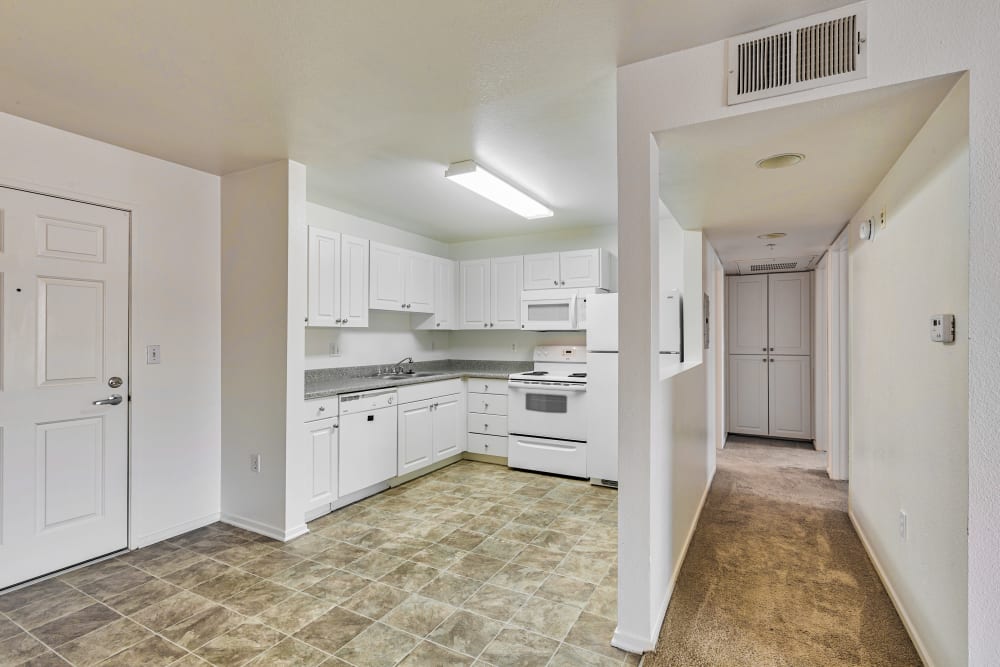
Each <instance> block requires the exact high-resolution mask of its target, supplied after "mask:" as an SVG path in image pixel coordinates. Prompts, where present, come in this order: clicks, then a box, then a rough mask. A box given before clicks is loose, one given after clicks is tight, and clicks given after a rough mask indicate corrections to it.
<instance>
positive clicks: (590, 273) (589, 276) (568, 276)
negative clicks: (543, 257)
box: [559, 248, 602, 287]
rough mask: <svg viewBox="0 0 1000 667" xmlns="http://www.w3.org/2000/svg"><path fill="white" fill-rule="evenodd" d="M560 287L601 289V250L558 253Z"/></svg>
mask: <svg viewBox="0 0 1000 667" xmlns="http://www.w3.org/2000/svg"><path fill="white" fill-rule="evenodd" d="M559 267H560V278H559V286H560V287H602V285H601V250H600V249H599V248H595V249H593V250H571V251H569V252H562V253H559Z"/></svg>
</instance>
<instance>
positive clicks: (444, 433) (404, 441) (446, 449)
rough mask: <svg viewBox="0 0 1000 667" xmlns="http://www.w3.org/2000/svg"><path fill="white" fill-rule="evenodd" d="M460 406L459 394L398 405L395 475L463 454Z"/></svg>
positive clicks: (460, 398)
mask: <svg viewBox="0 0 1000 667" xmlns="http://www.w3.org/2000/svg"><path fill="white" fill-rule="evenodd" d="M463 407H464V406H463V401H462V395H461V394H449V395H447V396H439V397H436V398H427V399H423V400H420V401H414V402H412V403H405V404H402V405H400V406H399V422H398V429H399V430H398V433H399V435H398V439H397V443H398V447H399V452H398V455H399V460H398V467H397V471H396V474H397V475H405V474H407V473H411V472H414V471H416V470H420V469H421V468H425V467H427V466H429V465H431V464H432V463H436V462H438V461H441V460H443V459H446V458H448V457H449V456H454V455H455V454H459V453H461V452H463V451H465V438H464V437H463V435H464V433H465V428H464V426H465V422H464V417H465V415H464V414H463Z"/></svg>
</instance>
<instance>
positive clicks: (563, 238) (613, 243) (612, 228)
mask: <svg viewBox="0 0 1000 667" xmlns="http://www.w3.org/2000/svg"><path fill="white" fill-rule="evenodd" d="M582 248H605V249H607V250H610V251H611V252H613V253H615V254H617V253H618V227H617V226H616V225H601V226H597V227H578V228H574V229H560V230H556V231H551V232H544V233H541V234H522V235H520V236H506V237H500V238H495V239H486V240H483V241H465V242H462V243H452V244H450V245H449V246H448V251H449V253H450V254H449V257H451V258H452V259H482V258H483V257H504V256H507V255H530V254H532V253H538V252H557V251H560V250H579V249H582Z"/></svg>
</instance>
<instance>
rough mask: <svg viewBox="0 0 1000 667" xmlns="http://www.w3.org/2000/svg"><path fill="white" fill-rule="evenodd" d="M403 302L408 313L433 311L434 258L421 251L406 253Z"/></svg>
mask: <svg viewBox="0 0 1000 667" xmlns="http://www.w3.org/2000/svg"><path fill="white" fill-rule="evenodd" d="M405 264H406V273H405V276H406V280H405V281H404V283H403V304H404V308H405V310H406V312H408V313H433V312H434V258H433V257H431V256H430V255H424V254H422V253H417V252H413V253H407V255H406V258H405Z"/></svg>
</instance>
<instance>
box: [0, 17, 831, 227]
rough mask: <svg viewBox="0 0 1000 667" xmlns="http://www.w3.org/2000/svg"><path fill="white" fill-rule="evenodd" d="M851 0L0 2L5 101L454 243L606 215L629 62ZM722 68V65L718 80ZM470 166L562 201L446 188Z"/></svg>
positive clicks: (2, 105) (10, 107)
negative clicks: (527, 210) (293, 166)
mask: <svg viewBox="0 0 1000 667" xmlns="http://www.w3.org/2000/svg"><path fill="white" fill-rule="evenodd" d="M839 4H842V0H802V1H800V2H796V3H789V2H787V1H786V0H727V1H724V2H704V1H702V2H692V1H690V0H670V1H668V0H624V1H621V2H615V1H613V0H545V1H541V0H491V1H490V2H469V1H467V0H466V1H463V0H420V1H419V2H417V1H414V2H389V1H387V0H347V1H341V2H329V1H327V0H311V1H310V0H295V1H292V0H286V1H284V2H276V1H271V2H253V3H251V2H247V1H246V0H213V1H212V2H204V1H203V0H174V1H171V2H139V3H137V2H132V1H131V0H100V1H99V2H86V3H82V2H59V1H56V0H35V1H33V2H4V3H0V42H2V43H3V44H4V45H5V46H4V56H3V58H2V59H0V90H3V94H2V95H0V110H2V111H6V112H9V113H12V114H15V115H18V116H22V117H25V118H30V119H32V120H37V121H39V122H42V123H46V124H48V125H53V126H55V127H60V128H63V129H66V130H69V131H72V132H76V133H79V134H83V135H86V136H90V137H93V138H96V139H99V140H102V141H107V142H110V143H113V144H118V145H121V146H124V147H127V148H130V149H133V150H137V151H140V152H143V153H147V154H150V155H154V156H157V157H161V158H164V159H167V160H171V161H174V162H179V163H181V164H186V165H190V166H192V167H196V168H198V169H202V170H205V171H209V172H212V173H216V174H222V173H226V172H230V171H235V170H239V169H244V168H247V167H251V166H254V165H257V164H260V163H263V162H266V161H270V160H275V159H281V158H291V159H294V160H298V161H300V162H303V163H304V164H306V165H307V166H308V167H309V198H310V199H311V200H312V201H315V202H317V203H321V204H326V205H329V206H332V207H335V208H339V209H342V210H345V211H348V212H351V213H354V214H357V215H362V216H365V217H369V218H373V219H376V220H379V221H382V222H386V223H389V224H394V225H396V226H399V227H402V228H406V229H410V230H413V231H417V232H419V233H423V234H426V235H428V236H431V237H434V238H437V239H439V240H444V241H456V240H464V239H472V238H487V237H491V236H499V235H513V234H522V233H527V232H531V231H541V230H550V229H555V228H565V227H572V226H579V225H595V224H610V223H614V222H615V221H616V216H617V187H616V176H617V174H616V149H615V80H614V74H615V67H616V65H617V64H619V63H627V62H633V61H636V60H641V59H644V58H647V57H650V56H654V55H659V54H663V53H668V52H671V51H675V50H678V49H681V48H686V47H689V46H693V45H696V44H701V43H707V42H711V41H715V40H718V39H722V38H725V37H728V36H730V35H732V34H736V33H740V32H745V31H748V30H752V29H756V28H760V27H763V26H765V25H768V24H771V23H775V22H780V21H784V20H788V19H791V18H796V17H798V16H802V15H805V14H809V13H813V12H816V11H820V10H824V9H829V8H831V7H833V6H837V5H839ZM720 76H721V74H720ZM470 158H471V159H475V160H477V161H479V162H480V163H481V164H483V165H484V166H487V167H489V168H491V169H493V170H494V171H495V172H497V173H498V174H499V175H501V176H504V177H506V178H508V179H510V180H512V181H514V182H515V183H518V184H521V185H522V186H523V187H524V188H525V189H527V190H529V191H531V192H533V193H534V194H535V195H537V196H538V197H539V198H540V199H541V200H543V201H544V202H545V203H546V204H548V205H549V206H551V207H552V208H554V209H555V210H556V215H555V216H554V217H552V218H549V219H547V220H544V221H530V222H529V221H525V220H522V219H521V218H518V217H517V216H515V215H513V214H510V213H508V212H506V211H504V210H503V209H499V208H497V207H496V206H495V205H493V204H491V203H489V202H486V201H483V200H480V199H479V198H478V197H476V196H475V195H473V194H471V193H468V192H466V191H465V190H463V189H462V188H459V187H457V186H455V185H454V184H452V183H449V182H447V181H446V180H445V179H444V178H443V177H442V175H443V171H444V169H445V167H446V165H447V164H448V163H449V162H453V161H459V160H465V159H470Z"/></svg>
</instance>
